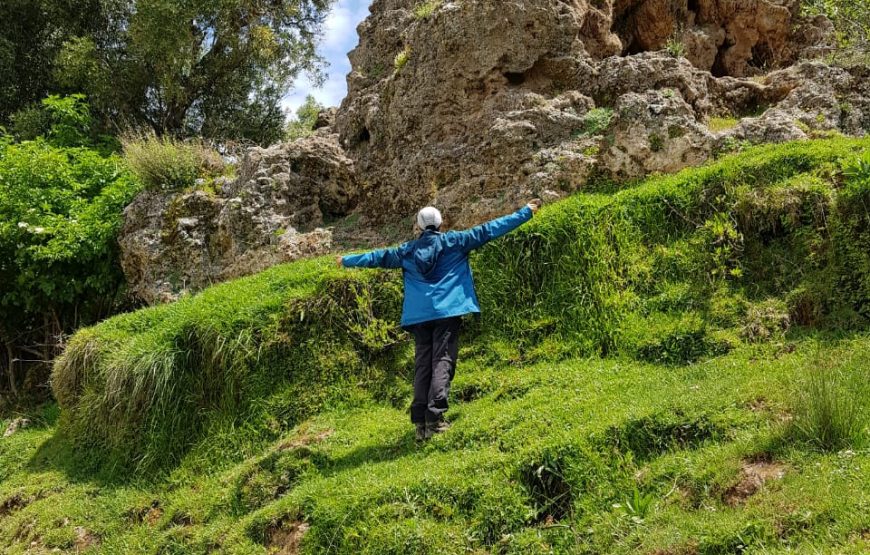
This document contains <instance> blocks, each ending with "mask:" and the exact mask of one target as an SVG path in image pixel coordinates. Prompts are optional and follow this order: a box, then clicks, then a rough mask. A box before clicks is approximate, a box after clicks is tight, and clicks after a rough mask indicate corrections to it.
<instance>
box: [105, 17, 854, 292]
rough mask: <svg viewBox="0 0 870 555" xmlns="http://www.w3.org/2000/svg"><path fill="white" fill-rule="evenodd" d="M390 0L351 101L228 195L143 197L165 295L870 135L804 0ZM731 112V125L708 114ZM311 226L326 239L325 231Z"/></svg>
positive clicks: (847, 79)
mask: <svg viewBox="0 0 870 555" xmlns="http://www.w3.org/2000/svg"><path fill="white" fill-rule="evenodd" d="M420 7H421V5H420V4H419V3H418V1H417V0H374V1H373V3H372V5H371V15H370V17H369V18H368V19H366V20H365V21H364V22H363V23H362V24H361V25H360V26H359V28H358V31H359V34H360V44H359V46H358V47H357V48H356V49H355V50H354V51H353V52H351V53H350V59H351V63H352V68H353V69H352V72H351V74H350V75H348V78H347V81H348V95H347V97H346V98H345V99H344V101H343V102H342V104H341V106H340V107H339V108H338V109H337V110H334V109H333V110H329V111H326V112H324V113H323V114H321V117H320V118H318V122H317V124H316V127H317V128H318V130H317V132H316V133H315V135H314V136H312V137H310V138H306V139H302V140H299V141H297V142H294V143H291V144H286V145H279V146H276V147H272V148H270V149H253V150H252V151H251V152H250V153H249V154H248V156H247V158H246V160H245V161H244V163H243V164H242V167H241V169H240V172H239V177H238V179H236V180H235V181H234V182H231V183H226V184H224V186H223V187H221V190H220V191H218V194H217V195H214V196H210V195H207V194H205V193H202V192H198V193H187V194H175V195H155V194H153V193H146V194H143V196H142V197H140V198H139V199H137V201H136V202H135V203H134V204H133V205H132V206H131V207H130V208H129V210H128V218H127V227H126V229H125V231H124V236H123V237H122V241H121V242H122V247H123V250H124V261H125V262H124V267H125V271H126V273H127V275H128V278H129V279H130V282H131V285H132V288H133V290H134V291H135V292H136V293H137V294H138V295H139V296H140V297H142V298H144V299H146V300H148V301H149V302H153V301H156V300H159V299H161V298H172V297H173V296H174V295H176V294H177V293H178V292H179V291H180V290H182V289H185V288H194V289H196V288H199V287H201V286H202V285H204V284H206V283H208V282H210V281H213V280H220V279H224V278H228V277H232V276H235V275H240V274H241V273H247V272H250V271H254V270H257V269H261V268H264V267H266V266H268V265H271V264H274V263H277V262H280V261H284V260H291V259H293V258H295V257H298V256H301V255H305V254H309V253H320V252H323V251H324V250H327V249H329V245H330V232H329V231H328V230H316V229H315V228H316V227H317V226H324V225H326V224H329V223H330V222H331V221H334V220H336V219H338V218H341V217H343V216H346V215H349V214H351V213H352V212H354V211H355V210H356V211H357V212H358V213H359V214H361V215H362V217H361V218H360V219H359V222H358V224H359V225H360V226H362V227H366V228H373V227H377V226H381V225H384V224H391V223H395V222H398V221H402V222H410V221H411V218H410V216H412V215H413V213H414V212H415V210H416V209H417V208H418V207H420V206H421V205H424V204H429V203H434V204H436V205H438V206H439V207H440V208H442V210H443V212H444V214H445V219H446V221H447V224H448V225H450V226H459V227H464V226H468V225H472V224H475V223H478V222H480V221H482V220H484V219H487V218H489V217H492V216H495V215H497V214H501V213H503V212H505V211H506V210H509V209H512V208H515V207H516V206H518V205H520V204H521V202H522V201H523V200H525V199H526V198H528V197H530V196H533V195H534V196H544V197H548V198H556V197H559V196H563V195H566V194H569V193H571V192H573V191H575V190H578V189H581V188H582V187H583V186H584V184H585V183H586V181H587V180H588V178H589V177H590V176H593V175H595V176H598V177H599V178H600V177H604V178H610V179H615V180H621V179H632V178H637V177H640V176H642V175H645V174H647V173H650V172H672V171H677V170H679V169H681V168H683V167H686V166H690V165H696V164H700V163H703V162H704V161H705V160H707V159H708V158H710V157H711V156H714V155H715V154H716V153H717V152H721V151H723V150H728V149H729V148H735V145H737V146H738V147H739V145H741V144H745V143H746V142H749V143H755V142H767V141H784V140H792V139H800V138H805V137H807V136H809V135H812V134H814V133H830V132H834V131H839V132H843V133H848V134H855V135H863V134H865V133H867V132H868V130H870V78H868V77H870V70H868V69H867V68H855V69H850V70H847V69H842V68H837V67H831V66H829V65H826V64H824V63H822V62H819V61H812V60H813V58H814V57H817V55H818V54H820V53H824V52H826V51H827V50H828V49H829V48H830V44H829V42H830V40H831V37H832V31H833V29H832V26H831V25H830V22H828V21H827V20H826V19H824V18H815V19H804V18H801V17H800V15H799V2H798V1H797V0H499V1H495V0H461V1H459V0H453V1H450V0H443V1H441V2H436V3H435V4H434V9H432V10H423V9H420ZM723 116H727V117H729V118H733V120H734V122H735V125H733V126H731V128H727V129H722V130H719V131H717V132H714V131H711V130H710V128H709V126H708V124H709V120H710V118H711V117H723ZM312 230H313V231H312Z"/></svg>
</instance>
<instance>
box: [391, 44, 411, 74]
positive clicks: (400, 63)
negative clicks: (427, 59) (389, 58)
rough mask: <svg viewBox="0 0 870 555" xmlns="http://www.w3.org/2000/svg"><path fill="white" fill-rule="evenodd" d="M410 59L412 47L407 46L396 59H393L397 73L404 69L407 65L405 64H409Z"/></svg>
mask: <svg viewBox="0 0 870 555" xmlns="http://www.w3.org/2000/svg"><path fill="white" fill-rule="evenodd" d="M410 59H411V47H410V46H406V47H405V48H404V49H402V50H401V51H400V52H399V53H398V54H396V57H395V59H393V68H394V69H395V70H396V73H398V72H400V71H402V68H403V67H405V64H407V63H408V60H410Z"/></svg>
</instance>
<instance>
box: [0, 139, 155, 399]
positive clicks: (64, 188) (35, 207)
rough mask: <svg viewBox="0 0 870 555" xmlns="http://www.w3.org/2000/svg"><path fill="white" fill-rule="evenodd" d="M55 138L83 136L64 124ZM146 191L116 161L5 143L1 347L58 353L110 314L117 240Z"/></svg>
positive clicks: (40, 142) (0, 143) (88, 152)
mask: <svg viewBox="0 0 870 555" xmlns="http://www.w3.org/2000/svg"><path fill="white" fill-rule="evenodd" d="M50 135H51V136H52V137H53V138H54V140H57V141H58V142H60V143H66V142H69V141H71V140H79V139H80V138H81V136H80V135H79V134H78V131H77V130H76V129H74V128H72V127H64V126H63V125H55V126H53V132H52V133H51V134H50ZM138 190H139V184H138V183H137V182H136V180H135V179H133V177H132V176H131V175H130V174H129V173H128V172H127V170H126V168H125V166H124V164H123V162H122V160H121V159H120V158H119V157H118V156H116V155H110V156H103V155H101V154H100V153H99V152H97V151H95V150H93V149H90V148H84V147H60V146H55V145H53V144H51V143H50V142H49V141H47V140H45V139H42V138H38V139H36V140H34V141H28V142H24V143H20V144H17V143H14V142H13V141H12V139H11V138H10V137H8V136H7V137H0V340H2V341H3V342H4V343H6V344H7V345H8V346H9V347H10V348H12V347H15V346H18V345H22V344H27V343H28V342H33V343H40V344H44V345H47V346H52V345H55V344H56V343H57V342H58V336H59V335H61V334H63V333H64V332H67V331H69V330H70V329H72V328H75V327H77V326H78V325H80V324H81V323H89V322H92V321H94V320H95V319H97V318H100V317H104V316H106V315H107V314H108V313H110V312H111V311H112V309H113V308H114V304H115V303H116V302H117V300H118V292H119V290H120V288H121V286H122V284H123V276H122V273H121V269H120V265H119V263H118V252H117V251H118V246H117V242H116V236H117V233H118V230H119V228H120V226H121V222H122V210H123V208H124V206H125V205H126V204H127V203H128V202H130V200H131V199H132V198H133V196H134V195H135V194H136V193H137V192H138ZM34 334H35V335H34ZM46 349H47V350H45V351H43V352H44V355H45V358H46V359H48V358H51V354H52V353H51V350H50V349H51V347H46ZM21 358H33V357H32V356H31V357H21ZM4 362H6V361H4ZM5 366H6V368H7V371H9V372H10V375H11V377H12V379H11V380H10V381H11V387H12V388H13V389H14V382H15V375H14V372H12V370H13V364H12V363H11V362H6V363H5Z"/></svg>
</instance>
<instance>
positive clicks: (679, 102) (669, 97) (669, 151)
mask: <svg viewBox="0 0 870 555" xmlns="http://www.w3.org/2000/svg"><path fill="white" fill-rule="evenodd" d="M608 143H609V147H608V148H607V149H606V150H604V152H603V153H602V155H601V160H600V162H601V165H602V166H603V167H604V168H606V169H607V170H608V171H609V172H610V173H611V175H612V176H613V177H615V178H617V179H631V178H637V177H642V176H644V175H646V174H649V173H656V172H661V173H672V172H676V171H679V170H681V169H683V168H685V167H688V166H696V165H698V164H701V163H703V162H704V161H706V160H707V159H708V158H709V157H710V155H711V154H712V152H713V146H714V140H713V135H712V134H711V133H710V131H709V130H708V129H707V127H706V126H704V125H702V124H701V123H699V122H698V120H697V119H696V116H695V112H694V111H693V110H692V107H691V106H690V105H689V104H688V103H687V102H686V101H685V100H683V97H682V96H681V95H680V93H678V92H677V91H676V90H674V89H662V90H656V91H647V92H646V93H643V94H637V93H629V94H626V95H623V96H621V97H620V98H619V100H618V101H617V103H616V118H615V120H614V123H613V127H612V129H611V131H610V138H609V139H608Z"/></svg>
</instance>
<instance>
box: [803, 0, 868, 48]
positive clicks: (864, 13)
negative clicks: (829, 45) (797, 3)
mask: <svg viewBox="0 0 870 555" xmlns="http://www.w3.org/2000/svg"><path fill="white" fill-rule="evenodd" d="M803 8H804V12H805V13H807V14H808V15H819V14H821V15H824V16H827V17H828V19H830V20H831V21H832V22H833V23H834V28H835V29H836V30H837V40H838V42H839V45H840V46H841V47H843V48H847V49H857V50H867V49H868V48H870V0H804V4H803Z"/></svg>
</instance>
